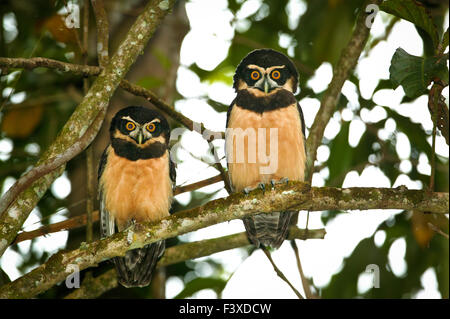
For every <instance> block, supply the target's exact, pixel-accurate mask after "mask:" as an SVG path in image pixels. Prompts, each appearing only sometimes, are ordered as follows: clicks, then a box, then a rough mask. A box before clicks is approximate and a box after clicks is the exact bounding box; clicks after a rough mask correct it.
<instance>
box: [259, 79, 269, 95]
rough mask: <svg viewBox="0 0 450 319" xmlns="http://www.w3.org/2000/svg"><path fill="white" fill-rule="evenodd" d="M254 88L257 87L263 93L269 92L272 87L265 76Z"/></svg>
mask: <svg viewBox="0 0 450 319" xmlns="http://www.w3.org/2000/svg"><path fill="white" fill-rule="evenodd" d="M256 88H257V89H259V90H260V91H263V92H264V93H265V94H267V93H269V92H270V90H272V89H273V88H272V86H271V85H270V82H269V80H268V79H267V78H266V77H264V79H263V80H262V82H259V83H258V85H257V86H256Z"/></svg>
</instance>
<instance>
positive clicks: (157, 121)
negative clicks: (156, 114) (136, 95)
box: [150, 118, 161, 123]
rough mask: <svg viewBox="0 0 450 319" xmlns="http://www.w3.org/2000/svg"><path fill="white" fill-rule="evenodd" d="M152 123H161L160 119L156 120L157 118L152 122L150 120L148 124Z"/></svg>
mask: <svg viewBox="0 0 450 319" xmlns="http://www.w3.org/2000/svg"><path fill="white" fill-rule="evenodd" d="M153 122H156V123H160V122H161V120H160V119H158V118H156V119H154V120H151V121H150V123H153Z"/></svg>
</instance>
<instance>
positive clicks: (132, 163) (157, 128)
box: [98, 106, 176, 287]
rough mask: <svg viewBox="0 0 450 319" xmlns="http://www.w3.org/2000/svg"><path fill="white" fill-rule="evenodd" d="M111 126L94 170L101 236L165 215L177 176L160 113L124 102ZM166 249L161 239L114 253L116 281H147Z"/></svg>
mask: <svg viewBox="0 0 450 319" xmlns="http://www.w3.org/2000/svg"><path fill="white" fill-rule="evenodd" d="M109 132H110V139H111V143H110V145H108V147H107V148H106V150H105V151H104V153H103V155H102V158H101V162H100V166H99V171H98V180H99V200H100V213H101V222H100V227H101V235H102V237H107V236H111V235H112V234H114V233H115V232H116V231H122V230H123V229H125V228H127V227H128V226H130V225H131V224H132V223H134V222H154V221H158V220H160V219H162V218H164V217H166V216H169V209H170V206H171V203H172V198H173V189H174V186H175V177H176V173H175V166H174V164H173V163H172V161H171V160H170V156H169V138H170V128H169V124H168V122H167V120H166V119H165V118H164V117H163V116H162V115H161V114H159V113H158V112H156V111H154V110H150V109H147V108H144V107H139V106H130V107H127V108H124V109H122V110H120V111H119V112H117V114H116V115H115V116H114V118H113V119H112V121H111V126H110V131H109ZM164 249H165V242H164V241H163V240H162V241H158V242H155V243H152V244H149V245H147V246H144V247H143V248H139V249H134V250H130V251H128V252H127V253H126V254H125V256H124V257H115V258H113V261H114V264H115V267H116V270H117V275H118V280H119V283H120V284H122V285H123V286H125V287H143V286H147V285H149V283H150V281H151V276H152V272H153V270H154V268H155V266H156V263H157V261H158V259H159V258H160V257H161V256H162V255H163V253H164Z"/></svg>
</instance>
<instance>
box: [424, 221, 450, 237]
mask: <svg viewBox="0 0 450 319" xmlns="http://www.w3.org/2000/svg"><path fill="white" fill-rule="evenodd" d="M428 226H429V227H430V228H431V229H432V230H434V231H435V232H436V233H438V234H440V235H442V236H444V237H445V238H447V239H449V238H448V234H446V233H444V232H443V231H442V230H441V229H440V228H439V227H437V226H436V225H434V224H433V223H430V222H428Z"/></svg>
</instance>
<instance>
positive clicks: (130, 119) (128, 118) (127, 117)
mask: <svg viewBox="0 0 450 319" xmlns="http://www.w3.org/2000/svg"><path fill="white" fill-rule="evenodd" d="M122 120H129V121H131V122H133V123H136V121H135V120H133V119H132V118H131V117H129V116H128V115H127V116H122Z"/></svg>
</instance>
